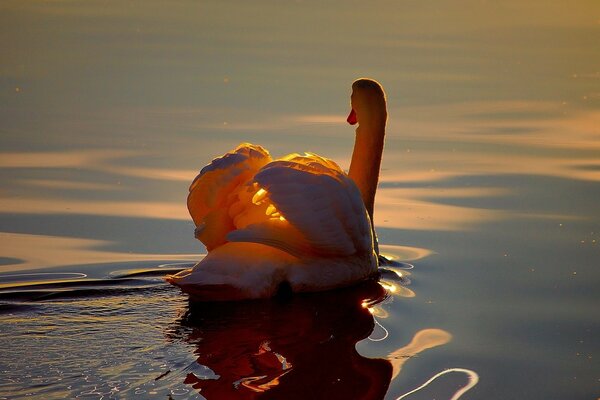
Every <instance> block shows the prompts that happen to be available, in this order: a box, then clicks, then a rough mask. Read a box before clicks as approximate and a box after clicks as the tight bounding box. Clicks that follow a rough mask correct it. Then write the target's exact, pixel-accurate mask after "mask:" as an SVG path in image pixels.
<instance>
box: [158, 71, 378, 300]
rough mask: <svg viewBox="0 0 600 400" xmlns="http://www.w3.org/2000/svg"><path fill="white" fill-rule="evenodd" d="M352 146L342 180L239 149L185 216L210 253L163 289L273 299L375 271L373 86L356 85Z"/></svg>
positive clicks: (191, 199)
mask: <svg viewBox="0 0 600 400" xmlns="http://www.w3.org/2000/svg"><path fill="white" fill-rule="evenodd" d="M351 105H352V111H351V112H350V115H349V116H348V122H349V123H350V124H356V123H357V122H358V124H359V126H358V128H357V129H356V141H355V144H354V151H353V154H352V161H351V164H350V171H349V173H348V175H346V174H345V173H344V172H343V171H342V170H341V169H340V167H339V166H338V165H337V164H336V163H334V162H333V161H331V160H328V159H326V158H323V157H319V156H318V155H316V154H312V153H305V155H298V154H290V155H287V156H285V157H283V158H280V159H278V160H275V161H273V160H272V159H271V156H270V155H269V153H268V152H267V151H266V150H265V149H264V148H262V147H260V146H256V145H252V144H248V143H243V144H240V145H239V146H238V147H237V148H236V149H235V150H233V151H231V152H229V153H227V154H225V155H224V156H222V157H219V158H216V159H214V160H213V161H212V162H211V163H210V164H209V165H207V166H206V167H204V168H203V169H202V171H200V174H199V175H198V176H197V177H196V178H195V179H194V181H193V182H192V184H191V186H190V193H189V196H188V209H189V211H190V214H191V216H192V219H193V220H194V223H195V224H196V227H197V228H196V237H197V238H198V239H199V240H200V241H202V242H203V243H204V244H205V245H206V248H207V250H208V254H207V256H206V257H205V258H204V259H203V260H202V261H200V262H199V263H198V264H196V265H195V266H194V267H193V268H191V269H187V270H184V271H181V272H179V273H177V274H175V275H171V276H167V277H166V280H167V281H168V282H170V283H172V284H173V285H177V286H179V287H180V288H181V289H182V290H183V291H184V292H186V293H188V294H190V297H191V298H192V299H193V300H201V301H217V300H239V299H251V298H266V297H272V296H273V295H275V294H276V293H277V291H278V290H279V288H281V287H286V288H290V289H291V290H292V291H293V292H307V291H321V290H327V289H332V288H336V287H342V286H347V285H351V284H353V283H356V282H358V281H360V280H363V279H365V278H367V277H369V276H371V275H373V274H374V273H376V271H377V264H378V261H377V243H376V239H375V236H374V230H373V228H372V225H371V221H372V218H373V203H374V199H375V191H376V189H377V181H378V177H379V168H380V164H381V156H382V152H383V142H384V135H385V124H386V120H387V111H386V100H385V93H384V91H383V88H382V87H381V85H380V84H379V83H377V82H376V81H374V80H370V79H359V80H357V81H355V82H354V83H353V84H352V96H351Z"/></svg>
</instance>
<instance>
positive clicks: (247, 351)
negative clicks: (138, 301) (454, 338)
mask: <svg viewBox="0 0 600 400" xmlns="http://www.w3.org/2000/svg"><path fill="white" fill-rule="evenodd" d="M384 297H385V291H384V290H383V288H382V287H381V286H380V285H378V284H377V282H376V281H374V280H367V281H365V282H362V283H361V284H359V285H357V286H353V287H351V288H344V289H338V290H335V291H330V292H323V293H313V294H305V295H301V296H294V297H292V298H290V299H289V300H288V301H263V302H244V303H236V304H231V303H220V304H216V303H212V304H206V303H192V302H190V308H189V310H188V311H187V313H186V314H185V315H184V316H183V317H182V319H181V320H180V321H178V323H177V324H176V325H175V326H173V327H172V328H171V329H169V330H168V337H169V339H171V340H183V341H185V342H188V343H190V344H193V345H194V350H193V351H194V354H195V356H196V357H197V362H196V363H194V364H192V365H190V366H188V367H187V368H186V369H185V370H184V371H178V372H176V374H177V375H180V379H182V380H184V382H185V383H186V384H188V385H191V386H192V387H193V388H194V389H196V390H199V391H200V394H201V395H203V396H204V397H205V398H207V399H209V400H212V399H261V400H262V399H338V398H339V399H362V400H380V399H383V398H384V397H385V395H386V392H387V390H388V387H389V384H390V381H391V380H392V379H393V378H394V377H395V375H396V374H397V373H398V372H399V370H400V367H401V366H402V364H404V363H405V362H406V361H408V360H409V359H412V358H413V357H415V356H417V355H418V354H419V353H421V352H422V351H425V350H427V349H430V348H433V347H436V346H440V345H443V344H444V343H446V342H447V341H448V340H449V339H450V334H448V333H447V332H445V331H442V330H440V329H424V330H422V331H419V332H417V333H416V334H415V336H414V338H413V339H412V340H411V342H410V343H409V344H407V345H406V346H404V347H402V348H401V349H398V350H396V351H395V352H393V353H392V354H390V355H389V356H388V357H386V358H385V359H384V358H379V359H378V358H375V359H373V358H367V357H364V356H362V355H360V354H359V353H358V352H357V350H356V344H357V343H358V342H359V341H361V340H363V339H365V338H367V337H368V336H369V335H370V334H371V332H372V331H373V329H374V317H373V313H372V312H369V311H370V310H372V308H371V307H377V305H376V304H377V303H378V302H379V301H381V300H382V299H383V298H384Z"/></svg>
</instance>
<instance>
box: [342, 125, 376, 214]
mask: <svg viewBox="0 0 600 400" xmlns="http://www.w3.org/2000/svg"><path fill="white" fill-rule="evenodd" d="M384 136H385V117H384V118H380V119H373V120H371V121H368V123H363V124H362V125H359V127H358V128H357V129H356V140H355V142H354V151H353V152H352V161H351V162H350V171H349V172H348V175H349V176H350V178H352V180H353V181H354V183H356V185H357V186H358V189H359V190H360V194H361V196H362V199H363V202H364V203H365V207H366V209H367V212H368V213H369V217H370V218H371V221H373V205H374V203H375V192H376V191H377V182H378V181H379V168H380V166H381V156H382V154H383V142H384Z"/></svg>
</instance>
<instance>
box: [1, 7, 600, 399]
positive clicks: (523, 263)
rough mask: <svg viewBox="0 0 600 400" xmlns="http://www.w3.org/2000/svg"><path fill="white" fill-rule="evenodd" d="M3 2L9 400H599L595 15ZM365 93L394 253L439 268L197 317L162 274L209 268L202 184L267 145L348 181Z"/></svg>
mask: <svg viewBox="0 0 600 400" xmlns="http://www.w3.org/2000/svg"><path fill="white" fill-rule="evenodd" d="M0 10H1V12H0V26H2V30H1V31H0V32H1V34H0V49H1V54H2V57H0V104H1V105H2V106H1V107H0V182H1V187H2V189H1V190H0V238H1V241H0V243H1V244H0V321H1V322H0V338H1V341H2V343H3V346H1V347H0V371H2V379H1V380H0V398H10V399H13V398H23V397H32V396H33V397H38V398H74V397H77V396H79V397H88V398H102V397H103V398H111V397H113V398H133V397H141V398H144V397H146V398H168V397H169V396H171V397H172V398H201V397H200V396H201V395H204V396H206V398H208V399H214V398H217V399H219V398H228V397H227V396H231V395H232V393H234V394H235V395H237V396H238V397H239V398H294V396H304V397H303V398H318V397H319V396H320V397H322V398H336V397H337V398H355V397H357V396H358V395H357V394H358V393H362V394H364V395H360V396H358V397H365V398H366V397H368V395H367V394H366V393H369V391H368V388H372V390H373V391H372V392H370V393H371V396H372V398H381V397H382V396H384V395H383V393H385V396H384V397H385V398H386V399H397V398H399V397H402V396H403V395H406V396H405V397H403V398H406V399H419V398H421V399H430V398H438V399H450V398H451V397H452V395H453V393H455V392H457V391H458V390H460V388H461V387H467V388H468V391H466V392H465V394H464V395H463V396H462V397H461V398H464V399H469V398H472V399H479V398H484V399H505V398H515V399H521V398H522V399H595V398H598V397H599V396H600V363H599V362H598V359H599V358H600V355H599V354H598V350H599V349H600V341H599V340H598V337H600V324H599V322H598V321H600V318H599V317H600V315H599V314H598V309H599V306H600V304H599V300H600V299H599V295H598V289H597V288H598V285H599V283H600V274H599V272H598V268H597V267H598V265H599V264H600V245H599V244H598V241H599V239H600V238H599V236H600V211H599V209H598V206H597V203H598V199H599V198H600V185H599V181H600V130H599V129H600V128H599V127H600V70H599V69H598V65H600V51H599V49H598V45H597V43H599V42H600V26H599V23H598V16H599V15H600V7H599V6H598V4H597V3H596V2H592V1H578V2H575V3H573V2H560V1H558V2H551V3H548V2H542V1H539V2H537V1H536V2H527V4H522V2H513V1H507V2H501V3H494V2H485V1H483V2H480V1H464V2H458V3H457V2H450V1H442V2H436V3H435V4H428V3H424V2H391V1H390V2H388V1H375V2H369V3H365V2H328V3H326V4H323V3H317V2H311V1H298V2H293V3H292V2H290V3H286V4H283V3H276V2H267V1H265V2H252V4H250V3H245V2H202V3H197V2H177V3H173V2H155V1H144V2H127V3H124V2H121V3H112V4H111V3H105V2H97V1H86V2H78V1H72V2H58V1H57V2H37V1H31V2H12V1H9V2H4V3H3V4H2V5H0ZM360 76H370V77H373V78H375V79H377V80H379V81H380V82H382V83H383V85H384V87H385V88H386V90H387V94H388V100H389V116H390V121H389V126H388V132H387V137H386V148H385V153H384V160H383V166H382V167H383V170H382V174H381V183H380V189H379V191H378V194H377V199H376V207H375V222H376V226H377V231H378V234H379V236H380V242H381V243H383V244H384V246H383V250H384V252H385V253H386V254H390V255H395V256H396V257H397V259H398V260H400V261H403V262H405V263H410V264H413V265H414V268H413V269H406V265H405V264H401V267H399V268H398V270H397V272H400V273H401V274H402V275H403V278H402V279H400V278H399V277H398V276H397V275H395V274H389V273H387V274H386V275H384V281H385V282H384V284H386V285H387V286H386V287H388V289H389V287H390V286H389V285H393V287H394V288H395V291H394V292H391V291H389V292H388V293H387V295H386V294H385V293H382V292H381V290H380V289H378V288H379V286H377V285H375V286H373V285H367V286H366V287H359V288H354V289H352V290H347V291H342V292H333V293H325V294H319V295H313V296H298V297H295V298H293V299H292V300H290V301H287V302H254V303H250V304H239V305H235V306H233V305H221V306H214V307H208V308H206V307H195V306H193V307H191V306H190V305H189V304H188V302H187V300H186V298H185V296H183V295H181V294H180V293H179V292H178V291H177V290H176V289H175V288H172V287H170V286H168V285H166V284H165V283H164V282H163V281H162V279H161V276H162V275H163V274H164V273H166V272H168V271H174V270H177V269H180V268H183V267H185V266H187V265H190V264H191V263H193V262H195V261H197V260H198V259H199V258H200V257H201V254H202V253H203V252H204V250H203V249H202V247H201V246H200V244H199V243H198V242H197V241H196V240H195V239H194V238H193V224H192V223H191V221H190V218H189V216H188V215H187V210H186V208H185V198H186V196H187V186H188V184H189V182H190V181H191V179H193V177H194V176H195V174H196V173H197V171H198V170H199V169H200V168H201V167H202V166H203V165H205V164H206V163H207V162H208V161H209V160H211V159H212V158H213V157H215V156H218V155H220V154H222V153H224V152H225V151H227V150H229V149H231V148H233V147H235V146H236V145H237V144H238V143H239V142H242V141H250V142H253V143H257V144H261V145H264V146H265V147H266V148H268V149H269V150H270V151H271V153H272V154H273V155H275V156H279V155H284V154H287V153H289V152H302V151H313V152H316V153H318V154H321V155H324V156H327V157H330V158H332V159H334V160H335V161H336V162H338V163H339V164H340V165H341V166H342V167H344V168H348V165H349V160H350V153H351V151H352V144H353V143H352V140H353V129H352V128H350V127H349V126H347V125H346V124H345V123H344V119H345V116H346V114H347V112H348V103H349V100H348V95H349V91H350V83H351V82H352V81H353V80H354V79H356V78H357V77H360ZM386 282H387V283H386ZM365 299H370V300H371V302H369V303H368V304H366V306H365V307H362V304H363V300H365ZM369 310H370V311H369ZM315 316H317V317H315ZM354 349H356V350H354ZM452 368H456V369H457V370H454V371H453V372H448V373H445V374H443V375H440V376H438V377H437V378H436V379H434V380H433V381H431V383H429V384H427V385H426V386H425V387H423V388H422V389H420V390H419V391H416V392H413V390H415V389H417V388H419V387H421V386H422V385H423V384H425V383H426V382H428V381H429V380H430V379H431V378H432V377H434V376H436V375H437V374H439V373H442V372H444V371H446V370H448V369H452ZM473 374H476V376H478V380H475V379H474V375H473ZM217 376H218V379H216V378H217ZM338 379H339V381H338ZM470 379H471V380H470ZM472 384H475V385H474V386H472ZM257 390H258V391H257ZM260 390H262V392H260ZM307 396H308V397H307Z"/></svg>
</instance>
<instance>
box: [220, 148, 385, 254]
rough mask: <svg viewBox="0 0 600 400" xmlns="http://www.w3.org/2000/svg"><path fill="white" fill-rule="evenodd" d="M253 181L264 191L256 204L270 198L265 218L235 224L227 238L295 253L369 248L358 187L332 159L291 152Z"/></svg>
mask: <svg viewBox="0 0 600 400" xmlns="http://www.w3.org/2000/svg"><path fill="white" fill-rule="evenodd" d="M254 182H255V184H256V187H258V188H259V189H258V190H259V191H260V190H262V191H263V193H262V195H261V196H260V197H262V198H263V199H262V200H261V201H258V202H257V203H259V205H262V203H263V202H267V203H270V204H269V205H270V206H271V207H269V206H267V211H266V212H267V214H269V211H270V212H271V213H270V215H269V218H267V219H265V220H263V221H260V222H257V223H252V224H249V225H247V226H245V227H239V228H238V229H237V230H235V231H232V232H230V233H229V234H228V235H227V239H228V240H230V241H239V242H255V243H263V244H267V245H270V246H273V247H277V248H280V249H282V250H285V251H287V252H289V253H291V254H297V255H305V254H309V255H310V254H312V255H315V256H326V257H336V256H350V255H354V254H356V253H357V252H360V253H363V254H364V253H367V252H371V251H372V248H373V238H372V233H371V227H370V221H369V217H368V215H367V212H366V210H365V207H364V204H363V201H362V198H361V196H360V192H359V190H358V188H357V187H356V185H355V184H354V182H353V181H352V179H350V178H349V177H348V176H347V175H346V174H344V173H343V172H342V170H341V169H340V168H339V167H338V166H337V165H336V164H335V163H334V162H333V161H330V160H327V159H324V158H321V157H318V156H316V155H314V154H307V155H305V156H299V155H296V154H293V155H290V156H287V157H285V158H283V159H281V160H277V161H273V162H271V163H269V164H267V165H266V166H264V167H263V168H262V169H261V170H260V171H259V172H258V173H257V174H256V176H255V177H254ZM255 197H256V196H255ZM240 228H241V229H240Z"/></svg>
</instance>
